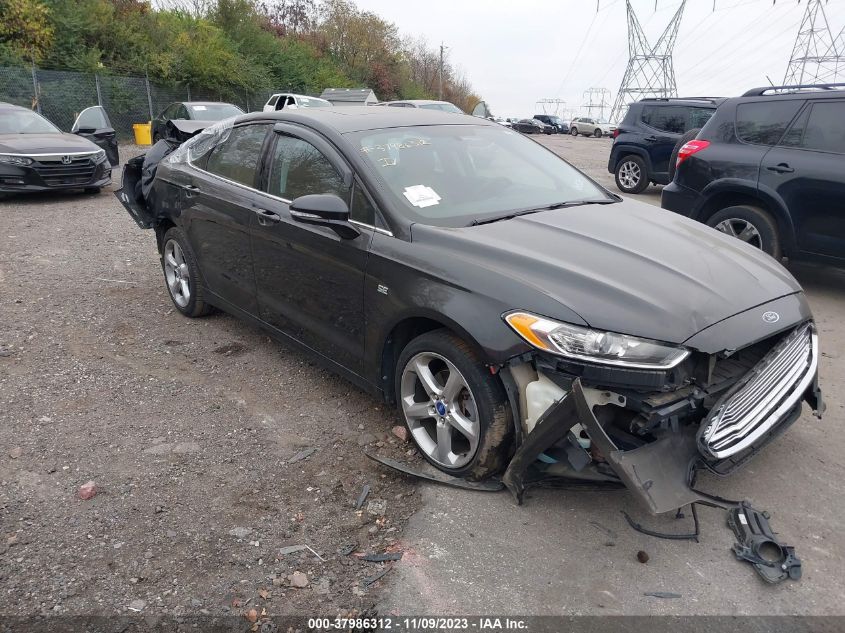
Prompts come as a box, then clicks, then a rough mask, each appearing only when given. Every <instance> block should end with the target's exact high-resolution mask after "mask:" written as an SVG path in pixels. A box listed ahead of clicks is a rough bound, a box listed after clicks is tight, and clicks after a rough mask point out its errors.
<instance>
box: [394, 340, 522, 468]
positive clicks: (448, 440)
mask: <svg viewBox="0 0 845 633" xmlns="http://www.w3.org/2000/svg"><path fill="white" fill-rule="evenodd" d="M394 388H395V391H394V393H395V394H396V401H397V403H398V405H399V408H400V409H401V411H402V414H403V417H404V418H405V424H407V426H408V430H409V431H410V432H411V439H413V441H414V443H415V444H416V445H417V448H418V449H419V450H420V452H421V453H422V456H423V457H424V458H425V459H426V460H427V461H428V462H429V463H430V464H432V465H433V466H435V467H436V468H438V469H440V470H442V471H444V472H446V473H449V474H450V475H454V476H458V477H467V478H468V479H475V480H480V479H484V478H486V477H489V476H490V475H493V474H495V473H497V472H499V471H501V470H502V469H503V468H504V467H505V465H506V463H507V458H508V455H509V451H510V450H511V444H512V437H513V414H512V411H511V407H510V403H509V401H508V397H507V394H506V393H505V389H504V387H503V386H502V381H501V379H500V378H499V376H496V375H494V374H492V373H491V372H490V370H489V368H488V367H487V366H486V365H485V364H484V362H483V361H482V360H481V358H480V357H479V355H478V352H477V351H476V349H475V348H474V347H472V346H470V345H469V344H467V343H466V341H464V340H462V339H460V338H459V337H457V336H455V334H453V333H452V332H449V331H448V330H433V331H431V332H426V333H425V334H421V335H420V336H418V337H417V338H415V339H413V340H412V341H411V342H410V343H408V345H407V346H406V347H405V349H403V350H402V353H401V354H400V355H399V358H398V359H397V363H396V372H395V374H394Z"/></svg>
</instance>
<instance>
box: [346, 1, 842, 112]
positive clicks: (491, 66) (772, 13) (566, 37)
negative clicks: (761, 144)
mask: <svg viewBox="0 0 845 633" xmlns="http://www.w3.org/2000/svg"><path fill="white" fill-rule="evenodd" d="M599 3H600V5H601V9H600V10H599V11H598V13H597V12H596V0H558V1H556V2H553V1H551V0H519V1H515V0H413V1H408V0H356V4H357V5H358V6H359V7H360V8H362V9H366V10H370V11H374V12H376V13H378V14H379V15H381V16H382V17H384V18H386V19H388V20H391V21H392V22H394V23H395V24H396V25H397V26H398V27H399V29H400V31H401V32H402V33H403V34H404V33H408V34H413V35H423V36H425V37H426V38H427V39H428V41H429V42H430V44H431V45H432V46H434V45H438V44H439V43H440V42H441V41H443V43H444V44H445V45H446V46H448V47H449V50H448V52H447V54H448V56H449V58H450V60H451V61H452V62H453V63H455V64H456V65H457V66H459V67H461V68H462V69H463V70H464V72H465V73H466V75H467V76H468V77H469V79H470V81H471V82H472V85H473V87H474V88H475V90H476V92H477V93H478V94H480V95H481V96H482V98H484V100H485V101H487V103H488V105H489V106H490V108H491V109H492V111H493V112H494V113H495V114H496V115H497V116H505V117H510V116H530V115H532V114H535V113H536V112H540V111H542V110H541V109H540V106H538V105H537V104H536V102H537V100H538V99H542V98H557V99H564V100H566V102H567V105H566V108H567V109H569V110H574V111H575V112H576V113H577V112H579V110H580V106H581V104H582V103H583V102H584V97H583V93H584V91H586V90H587V89H588V88H591V87H598V88H607V89H608V90H610V91H611V93H612V96H611V102H612V99H613V98H615V96H616V92H617V90H618V89H619V85H620V83H621V81H622V76H623V74H624V73H625V65H626V63H627V61H628V38H627V21H626V13H625V0H599ZM806 3H807V0H803V2H801V3H800V4H799V3H798V2H797V0H777V2H776V4H775V5H774V6H772V0H716V11H715V12H714V11H713V0H688V2H687V6H686V11H685V12H684V16H683V20H682V21H681V27H680V31H679V34H678V42H677V44H676V46H675V55H674V63H675V75H676V77H677V82H678V91H679V94H680V95H689V96H693V95H709V96H732V95H736V94H741V93H742V92H744V91H745V90H747V89H749V88H752V87H755V86H759V85H767V84H768V81H767V79H766V75H769V76H770V77H771V78H772V81H774V82H775V83H780V82H782V81H783V78H784V73H785V72H786V67H787V63H788V61H789V58H790V55H791V53H792V47H793V44H794V42H795V36H796V35H797V33H798V28H799V26H800V23H801V18H802V17H803V14H804V11H805V8H806V6H807V4H806ZM680 4H681V2H680V0H657V11H655V10H654V9H655V1H654V0H632V5H633V6H634V9H635V10H636V13H637V17H638V18H639V20H640V24H642V26H643V29H644V31H645V34H646V36H647V37H648V38H649V40H650V41H651V43H652V44H653V43H655V42H656V41H657V39H658V38H659V37H660V34H661V33H662V32H663V29H665V28H666V25H667V24H668V22H669V21H670V19H671V18H672V16H673V15H674V14H675V11H677V9H678V7H679V6H680ZM825 11H826V14H827V17H828V21H829V22H830V27H831V30H832V31H833V32H834V37H835V36H836V35H838V34H839V32H840V31H841V30H842V28H843V26H845V0H829V2H828V4H827V5H826V7H825ZM579 50H580V53H579ZM843 81H845V77H843ZM561 114H563V112H561ZM608 114H609V112H608Z"/></svg>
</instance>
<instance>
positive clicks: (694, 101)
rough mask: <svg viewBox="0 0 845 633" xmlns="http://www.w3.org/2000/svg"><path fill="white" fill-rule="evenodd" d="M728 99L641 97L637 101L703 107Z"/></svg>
mask: <svg viewBox="0 0 845 633" xmlns="http://www.w3.org/2000/svg"><path fill="white" fill-rule="evenodd" d="M726 100H727V97H646V98H645V99H640V101H638V102H637V103H647V104H648V105H658V106H661V105H665V106H672V105H688V106H698V107H702V108H706V107H708V106H712V107H714V108H715V107H717V106H719V105H720V104H721V103H722V102H724V101H726Z"/></svg>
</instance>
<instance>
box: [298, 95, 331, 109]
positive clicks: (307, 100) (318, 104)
mask: <svg viewBox="0 0 845 633" xmlns="http://www.w3.org/2000/svg"><path fill="white" fill-rule="evenodd" d="M331 105H332V104H331V103H330V102H328V101H326V100H325V99H313V98H311V97H299V106H300V107H301V108H329V107H331Z"/></svg>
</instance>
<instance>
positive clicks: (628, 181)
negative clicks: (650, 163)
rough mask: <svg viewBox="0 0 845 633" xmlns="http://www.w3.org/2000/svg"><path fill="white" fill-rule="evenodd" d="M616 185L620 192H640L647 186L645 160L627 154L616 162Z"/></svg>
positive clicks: (647, 178)
mask: <svg viewBox="0 0 845 633" xmlns="http://www.w3.org/2000/svg"><path fill="white" fill-rule="evenodd" d="M614 175H615V177H616V186H617V187H619V191H621V192H622V193H642V192H643V191H645V189H646V187H648V183H649V176H648V168H647V167H646V166H645V161H644V160H643V159H642V158H640V157H639V156H636V155H635V154H629V155H628V156H624V157H622V158H621V159H620V160H619V162H618V163H617V164H616V172H615V174H614Z"/></svg>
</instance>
